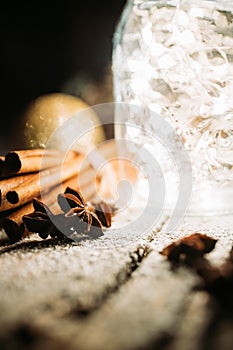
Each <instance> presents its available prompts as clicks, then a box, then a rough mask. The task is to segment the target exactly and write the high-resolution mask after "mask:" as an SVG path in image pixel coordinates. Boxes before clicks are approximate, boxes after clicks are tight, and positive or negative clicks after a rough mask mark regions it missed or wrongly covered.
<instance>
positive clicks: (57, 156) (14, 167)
mask: <svg viewBox="0 0 233 350" xmlns="http://www.w3.org/2000/svg"><path fill="white" fill-rule="evenodd" d="M76 155H77V152H76V151H73V150H71V151H69V152H68V153H67V154H65V153H63V152H60V151H57V150H53V149H48V150H44V149H32V150H19V151H12V152H9V153H7V154H6V156H5V158H4V157H0V178H4V177H9V176H12V175H14V174H26V173H34V172H38V171H41V170H44V169H48V168H51V167H54V166H57V165H59V164H60V163H61V162H62V160H63V159H64V158H65V160H66V161H68V160H71V159H74V158H75V156H76Z"/></svg>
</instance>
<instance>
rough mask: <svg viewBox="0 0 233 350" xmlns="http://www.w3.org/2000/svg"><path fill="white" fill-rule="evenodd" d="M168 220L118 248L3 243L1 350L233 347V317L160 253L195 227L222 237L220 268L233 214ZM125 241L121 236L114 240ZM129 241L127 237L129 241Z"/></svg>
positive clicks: (213, 256)
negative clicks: (175, 223)
mask: <svg viewBox="0 0 233 350" xmlns="http://www.w3.org/2000/svg"><path fill="white" fill-rule="evenodd" d="M166 223H167V221H166V219H164V220H161V221H160V223H159V224H158V225H157V229H155V230H154V231H153V232H150V233H149V234H147V235H145V236H139V237H138V239H137V240H136V241H134V240H131V239H129V242H124V244H122V245H120V244H118V243H119V242H118V243H117V240H116V243H115V242H111V244H110V246H109V247H106V246H105V245H104V244H102V243H101V240H98V239H97V240H96V241H94V242H93V243H92V244H91V245H90V244H87V243H86V242H83V243H65V242H59V241H56V240H49V239H47V240H45V241H42V240H41V239H39V238H37V237H36V236H34V237H32V238H30V239H26V240H24V241H22V242H19V243H17V244H12V245H8V244H6V243H4V241H3V242H2V243H1V245H0V255H1V256H0V296H1V297H0V349H11V350H12V349H36V350H38V349H43V350H47V349H64V348H66V349H81V350H100V349H101V350H102V349H108V350H126V349H127V350H134V349H148V350H149V349H163V350H165V349H169V350H176V349H177V350H202V349H203V350H208V349H212V350H215V349H221V350H228V349H229V350H230V349H232V344H233V321H232V318H229V317H228V318H224V317H221V318H216V305H215V301H214V300H212V298H211V297H210V296H209V295H208V294H207V293H206V292H204V291H201V290H198V289H196V288H195V287H196V286H197V285H198V284H199V282H200V278H199V277H198V276H197V275H196V274H195V273H194V272H192V271H191V270H190V269H188V268H186V267H181V268H179V269H177V270H176V271H173V270H172V269H171V266H170V265H169V263H168V261H167V260H166V258H165V257H164V256H162V255H161V254H160V253H159V252H160V251H161V249H162V248H163V247H164V246H166V245H167V244H169V243H170V242H172V241H174V240H175V239H177V238H179V237H182V236H185V235H188V234H190V233H193V232H195V231H198V232H202V233H207V234H209V235H211V236H212V237H215V238H217V239H218V242H217V244H216V247H215V249H214V251H213V252H211V253H210V254H208V259H210V261H212V262H213V263H214V264H216V265H218V264H221V263H222V262H223V260H224V259H225V258H226V257H227V255H228V253H229V251H230V249H231V246H232V243H233V216H225V217H223V216H222V217H216V216H214V217H206V218H201V217H186V218H184V220H183V222H182V223H181V225H180V226H179V227H178V229H177V230H176V231H175V232H174V233H172V234H171V233H169V232H167V230H166ZM114 239H116V238H114ZM126 243H128V244H126Z"/></svg>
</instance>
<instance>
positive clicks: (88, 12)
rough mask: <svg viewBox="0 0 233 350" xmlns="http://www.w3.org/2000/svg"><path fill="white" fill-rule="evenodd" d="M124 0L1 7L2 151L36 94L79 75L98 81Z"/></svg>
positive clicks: (70, 0)
mask: <svg viewBox="0 0 233 350" xmlns="http://www.w3.org/2000/svg"><path fill="white" fill-rule="evenodd" d="M124 4H125V1H123V0H115V1H114V0H113V1H111V0H102V1H94V0H88V1H80V0H67V1H60V0H57V1H53V0H52V1H49V0H48V1H44V0H41V1H37V0H35V1H33V0H31V1H18V2H12V1H8V2H7V3H4V4H3V5H2V6H1V14H0V25H1V31H0V36H1V64H0V67H1V68H0V70H1V95H0V96H1V97H0V106H1V128H0V149H1V153H2V152H3V151H4V150H6V149H9V148H11V146H12V147H13V145H14V137H15V135H16V133H17V132H18V130H17V125H18V121H19V119H20V117H21V114H22V113H23V111H24V110H25V108H26V107H27V105H28V103H30V102H31V101H33V100H34V99H35V98H36V97H38V96H40V95H42V94H45V93H51V92H63V91H64V89H65V87H67V85H68V86H69V82H70V81H72V80H73V85H74V84H75V82H77V84H78V81H79V77H80V80H83V79H84V78H83V77H86V79H87V80H88V79H91V80H92V81H94V82H95V83H96V84H98V83H101V80H102V79H103V77H104V74H106V67H107V66H108V65H109V63H111V54H112V37H113V33H114V30H115V27H116V24H117V22H118V20H119V17H120V14H121V11H122V9H123V6H124ZM84 80H85V79H84ZM71 92H72V91H71Z"/></svg>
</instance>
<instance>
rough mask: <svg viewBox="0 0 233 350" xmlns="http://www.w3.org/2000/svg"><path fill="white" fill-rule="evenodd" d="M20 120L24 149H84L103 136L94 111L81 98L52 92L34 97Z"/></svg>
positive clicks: (99, 140) (101, 139)
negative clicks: (22, 125)
mask: <svg viewBox="0 0 233 350" xmlns="http://www.w3.org/2000/svg"><path fill="white" fill-rule="evenodd" d="M72 117H74V118H72ZM22 121H23V124H24V147H25V148H41V147H47V145H48V144H49V146H50V147H53V148H58V149H61V150H63V151H67V150H68V149H69V148H72V149H76V150H78V151H84V152H86V151H88V150H90V149H91V148H92V147H94V146H95V145H97V144H98V143H100V142H102V141H103V140H104V139H105V136H104V131H103V128H102V126H101V122H100V120H99V117H98V116H97V114H96V113H95V111H94V110H93V109H92V108H91V107H90V106H89V105H88V104H87V103H85V102H84V101H83V100H82V99H80V98H78V97H75V96H72V95H68V94H63V93H52V94H47V95H42V96H40V97H38V98H37V99H36V100H35V101H33V102H32V103H31V104H30V105H29V106H28V108H27V109H26V111H25V113H24V115H23V117H22ZM54 132H55V133H54ZM52 135H55V137H53V136H52ZM51 136H52V137H51ZM51 139H52V143H50V141H51ZM72 140H75V142H74V141H72Z"/></svg>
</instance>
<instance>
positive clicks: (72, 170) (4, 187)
mask: <svg viewBox="0 0 233 350" xmlns="http://www.w3.org/2000/svg"><path fill="white" fill-rule="evenodd" d="M83 157H84V156H83V155H77V156H76V158H74V159H72V160H68V161H67V162H65V163H64V164H63V166H62V167H60V166H58V167H53V168H51V169H46V170H43V171H41V172H38V173H35V174H29V175H24V176H19V177H17V176H16V177H15V178H14V179H13V180H12V179H6V180H2V181H1V182H0V188H1V192H2V202H1V206H0V211H5V210H9V209H14V208H17V207H19V206H21V205H23V204H25V203H27V202H30V201H31V200H32V199H33V198H34V197H36V196H38V195H39V194H40V192H43V191H46V190H47V189H49V188H51V187H53V186H55V185H56V184H59V183H62V182H64V181H66V180H67V179H69V178H71V177H73V176H74V175H76V176H77V174H78V171H79V169H80V167H81V163H82V161H83ZM4 195H5V196H4ZM12 198H14V200H13V201H12ZM16 199H17V200H16Z"/></svg>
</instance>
